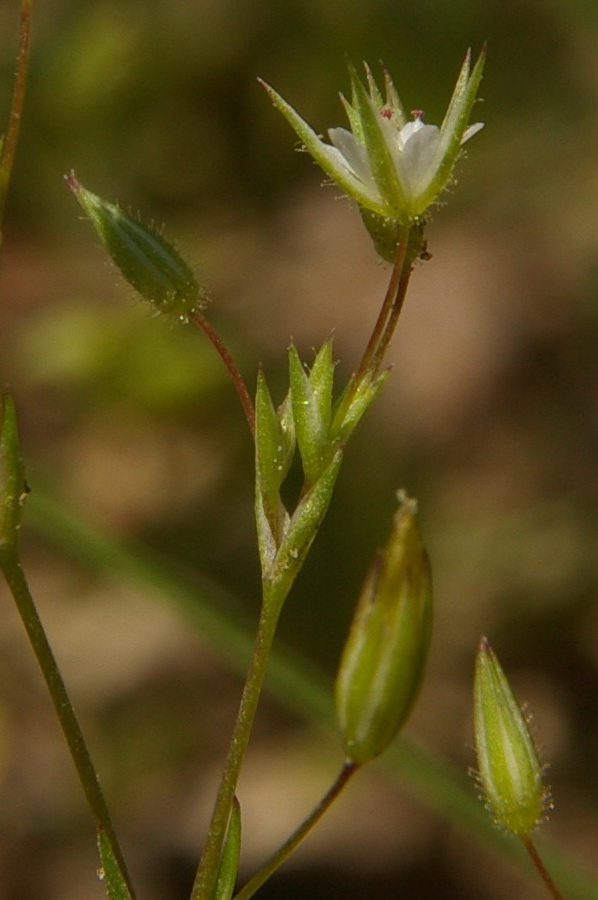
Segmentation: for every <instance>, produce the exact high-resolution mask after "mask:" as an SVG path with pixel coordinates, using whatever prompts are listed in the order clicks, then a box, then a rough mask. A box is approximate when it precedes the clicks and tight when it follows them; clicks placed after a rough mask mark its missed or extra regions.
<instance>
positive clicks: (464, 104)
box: [415, 48, 486, 215]
mask: <svg viewBox="0 0 598 900" xmlns="http://www.w3.org/2000/svg"><path fill="white" fill-rule="evenodd" d="M485 62H486V49H485V48H484V49H483V50H482V52H481V53H480V55H479V56H478V58H477V61H476V64H475V66H474V67H473V71H472V72H471V75H470V73H469V67H470V63H471V51H468V52H467V55H466V57H465V61H464V62H463V65H462V66H461V71H460V72H459V77H458V78H457V84H456V85H455V90H454V91H453V95H452V97H451V101H450V103H449V105H448V109H447V111H446V115H445V117H444V120H443V122H442V128H441V131H442V135H443V139H442V141H441V142H440V144H439V146H438V150H437V154H438V156H439V161H440V165H439V166H438V168H437V170H436V174H435V176H434V178H433V180H432V181H431V182H430V184H429V185H428V188H427V190H426V192H425V193H424V194H422V195H421V196H420V197H418V201H417V203H418V208H417V210H416V211H415V212H416V214H417V215H421V213H423V212H424V211H425V210H426V209H427V208H428V206H430V204H431V203H433V202H434V200H435V199H436V197H438V195H439V194H440V193H441V191H442V190H443V189H444V187H445V186H446V184H447V182H448V181H449V179H450V177H451V173H452V171H453V168H454V166H455V162H456V160H457V158H458V156H459V154H460V153H461V143H462V141H463V135H464V134H465V130H466V128H467V126H468V123H469V118H470V116H471V111H472V109H473V105H474V103H475V101H476V95H477V92H478V88H479V86H480V81H481V80H482V74H483V71H484V63H485ZM445 135H447V136H448V139H445V138H444V136H445Z"/></svg>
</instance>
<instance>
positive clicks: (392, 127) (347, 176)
mask: <svg viewBox="0 0 598 900" xmlns="http://www.w3.org/2000/svg"><path fill="white" fill-rule="evenodd" d="M483 66H484V53H483V52H482V53H481V54H480V57H479V58H478V61H477V62H476V64H475V66H474V68H473V70H472V71H471V72H470V54H469V53H468V54H467V56H466V57H465V62H464V63H463V66H462V68H461V72H460V74H459V77H458V79H457V84H456V86H455V90H454V92H453V96H452V99H451V102H450V103H449V107H448V110H447V112H446V115H445V117H444V121H443V123H442V125H441V126H440V128H439V127H437V126H436V125H428V124H426V123H425V122H424V114H423V112H422V111H421V110H415V111H414V112H413V113H412V115H413V120H412V121H409V120H407V117H406V116H405V112H404V110H403V107H402V104H401V102H400V100H399V96H398V94H397V92H396V90H395V87H394V84H393V83H392V80H391V78H390V76H389V75H388V73H387V72H385V88H386V96H385V98H383V97H382V95H381V93H380V91H379V90H378V87H377V86H376V83H375V81H374V79H373V76H372V74H371V72H370V70H369V68H368V67H367V66H366V77H367V82H368V88H369V92H368V90H366V87H365V86H364V84H363V83H362V82H361V81H360V79H359V78H358V77H357V74H356V73H355V71H354V70H353V69H352V68H350V75H351V86H352V96H351V103H349V102H348V101H347V100H345V98H344V97H342V96H341V100H342V102H343V105H344V107H345V110H346V112H347V116H348V118H349V124H350V127H351V130H350V131H349V130H347V129H346V128H331V129H330V130H329V132H328V136H329V138H330V143H327V142H326V141H324V140H322V139H321V138H320V137H318V135H317V134H316V133H315V132H314V131H313V130H312V129H311V128H310V127H309V125H307V123H306V122H304V121H303V119H301V118H300V116H299V115H298V114H297V113H296V112H295V110H294V109H293V108H292V107H291V106H289V104H288V103H286V101H284V100H283V99H282V97H280V95H279V94H277V93H276V91H274V90H273V89H272V88H271V87H269V85H266V84H264V87H265V88H266V90H267V91H268V94H269V95H270V97H271V99H272V101H273V102H274V104H275V106H276V107H277V108H278V109H279V110H280V111H281V112H282V114H283V115H284V116H285V117H286V119H287V120H288V122H289V123H290V125H291V126H292V127H293V128H294V130H295V131H296V133H297V134H298V135H299V137H300V138H301V140H302V141H303V143H304V144H305V147H306V149H307V150H308V151H309V153H311V155H312V156H313V157H314V159H315V160H316V162H317V163H318V164H319V165H320V166H321V168H322V169H323V170H324V171H325V172H326V174H327V175H329V176H330V177H331V178H332V179H333V180H334V181H335V182H336V183H337V184H338V185H339V186H340V187H341V188H342V189H343V191H345V193H346V194H348V196H349V197H352V198H353V199H355V200H356V201H357V203H358V204H359V206H360V208H361V210H362V214H363V213H366V216H365V221H366V225H367V224H368V216H367V214H368V213H369V214H373V216H374V219H378V218H379V217H381V218H382V219H384V220H390V221H391V222H393V223H401V224H403V225H409V224H410V223H413V222H415V221H416V220H417V219H418V218H419V217H421V216H422V215H423V213H424V212H425V211H426V209H427V208H428V207H429V206H430V205H431V204H432V203H433V202H434V201H435V200H436V199H437V197H438V195H439V194H440V193H441V192H442V190H443V189H444V188H445V187H446V185H447V183H448V181H449V180H450V178H451V175H452V171H453V168H454V165H455V162H456V160H457V157H458V156H459V152H460V148H461V146H462V144H464V143H465V141H467V140H469V138H470V137H472V136H473V135H474V134H476V132H478V131H479V130H480V129H481V128H482V127H483V124H482V123H481V122H478V123H477V124H475V125H470V126H469V127H468V121H469V116H470V114H471V109H472V107H473V104H474V102H475V98H476V93H477V89H478V85H479V83H480V79H481V77H482V69H483ZM369 221H371V215H370V217H369ZM368 227H369V226H368Z"/></svg>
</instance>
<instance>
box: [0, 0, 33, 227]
mask: <svg viewBox="0 0 598 900" xmlns="http://www.w3.org/2000/svg"><path fill="white" fill-rule="evenodd" d="M30 46H31V0H21V28H20V35H19V50H18V53H17V69H16V73H15V82H14V86H13V92H12V99H11V104H10V113H9V116H8V126H7V129H6V137H5V139H4V145H3V147H2V154H1V156H0V243H1V242H2V228H1V223H2V218H3V216H4V205H5V203H6V194H7V192H8V185H9V183H10V176H11V172H12V167H13V163H14V159H15V151H16V148H17V140H18V137H19V127H20V124H21V115H22V112H23V103H24V100H25V85H26V82H27V71H28V68H29V48H30Z"/></svg>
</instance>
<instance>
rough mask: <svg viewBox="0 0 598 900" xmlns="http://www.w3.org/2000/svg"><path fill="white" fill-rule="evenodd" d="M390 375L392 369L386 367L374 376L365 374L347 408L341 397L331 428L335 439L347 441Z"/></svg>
mask: <svg viewBox="0 0 598 900" xmlns="http://www.w3.org/2000/svg"><path fill="white" fill-rule="evenodd" d="M389 375H390V369H386V370H385V371H384V372H381V374H380V375H377V376H376V377H374V378H372V377H371V376H370V375H365V376H364V378H363V380H362V381H361V383H360V384H359V385H358V387H357V389H356V390H355V394H354V396H353V397H352V398H351V402H350V403H349V406H348V407H346V408H345V405H344V404H343V398H342V397H341V399H340V401H339V404H338V407H337V413H336V415H335V417H334V420H333V424H332V429H331V433H332V436H333V438H334V439H335V440H338V441H340V442H342V443H343V444H344V443H346V441H347V440H348V439H349V437H350V435H351V434H352V433H353V431H354V430H355V428H356V427H357V425H358V424H359V422H360V421H361V419H362V417H363V416H364V415H365V413H366V412H367V411H368V409H369V408H370V406H371V405H372V403H373V402H374V400H375V399H376V397H377V396H378V394H379V393H380V391H381V390H382V388H383V387H384V385H385V384H386V380H387V378H388V376H389Z"/></svg>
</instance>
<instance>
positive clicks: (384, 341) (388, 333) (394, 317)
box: [372, 265, 411, 372]
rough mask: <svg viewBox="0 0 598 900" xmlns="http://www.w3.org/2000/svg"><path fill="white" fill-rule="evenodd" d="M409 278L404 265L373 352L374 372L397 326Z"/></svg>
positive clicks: (409, 273) (409, 275)
mask: <svg viewBox="0 0 598 900" xmlns="http://www.w3.org/2000/svg"><path fill="white" fill-rule="evenodd" d="M410 278H411V266H410V265H409V266H404V267H403V270H402V272H401V277H400V279H399V284H398V287H397V293H396V296H395V298H394V301H393V304H392V308H391V310H390V315H389V317H388V322H387V323H386V328H385V329H384V334H383V335H382V336H381V338H380V340H379V342H378V346H377V347H376V350H375V353H374V355H373V357H372V368H373V370H374V372H377V371H378V369H379V368H380V366H381V365H382V361H383V359H384V357H385V355H386V351H387V350H388V345H389V344H390V342H391V340H392V336H393V334H394V332H395V328H396V327H397V322H398V320H399V316H400V315H401V310H402V309H403V303H404V302H405V295H406V294H407V288H408V287H409V279H410Z"/></svg>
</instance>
